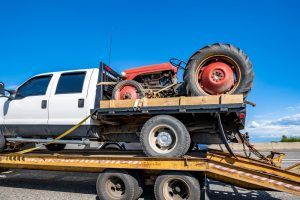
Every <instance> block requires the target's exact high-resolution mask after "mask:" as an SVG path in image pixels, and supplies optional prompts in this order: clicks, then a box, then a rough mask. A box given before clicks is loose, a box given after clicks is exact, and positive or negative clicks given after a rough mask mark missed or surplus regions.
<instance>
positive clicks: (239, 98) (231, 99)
mask: <svg viewBox="0 0 300 200" xmlns="http://www.w3.org/2000/svg"><path fill="white" fill-rule="evenodd" d="M243 102H244V97H243V95H242V94H239V95H221V97H220V104H234V103H243Z"/></svg>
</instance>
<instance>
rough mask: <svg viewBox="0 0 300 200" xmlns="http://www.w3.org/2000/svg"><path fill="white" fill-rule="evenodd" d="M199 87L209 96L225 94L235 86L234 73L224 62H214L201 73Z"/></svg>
mask: <svg viewBox="0 0 300 200" xmlns="http://www.w3.org/2000/svg"><path fill="white" fill-rule="evenodd" d="M199 85H200V87H201V88H202V89H203V90H204V91H205V92H207V93H209V94H223V93H226V92H227V91H229V90H230V89H231V88H232V87H233V86H234V71H233V69H232V68H231V67H230V66H229V65H227V64H226V63H223V62H213V63H210V64H209V65H207V66H205V67H203V70H201V71H200V73H199Z"/></svg>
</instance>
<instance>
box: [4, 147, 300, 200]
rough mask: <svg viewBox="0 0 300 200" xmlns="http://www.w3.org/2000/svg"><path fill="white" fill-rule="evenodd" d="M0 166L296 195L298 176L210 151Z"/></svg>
mask: <svg viewBox="0 0 300 200" xmlns="http://www.w3.org/2000/svg"><path fill="white" fill-rule="evenodd" d="M0 167H2V168H22V169H41V170H60V171H81V172H100V171H102V170H103V169H107V168H120V169H135V170H143V171H145V170H146V171H149V172H151V171H162V170H179V171H198V172H203V173H206V174H207V177H209V178H212V179H216V180H219V181H222V182H226V183H230V184H234V185H238V186H241V187H244V188H256V189H273V190H278V191H283V192H288V193H291V194H295V195H299V196H300V175H299V174H296V173H292V172H290V171H287V170H282V169H281V168H279V167H274V166H270V165H267V164H265V163H263V162H260V161H257V160H253V159H249V158H246V157H243V156H237V158H233V157H230V156H229V155H228V154H226V153H222V152H219V151H213V150H210V151H209V152H208V153H207V154H206V155H204V156H203V155H202V157H201V156H200V154H193V155H190V156H186V157H184V158H172V159H170V158H149V157H141V156H139V155H134V154H133V155H129V154H128V155H90V156H83V155H74V154H71V155H70V154H61V155H60V154H54V155H53V154H37V153H35V154H33V153H32V154H26V155H24V154H23V155H20V154H0Z"/></svg>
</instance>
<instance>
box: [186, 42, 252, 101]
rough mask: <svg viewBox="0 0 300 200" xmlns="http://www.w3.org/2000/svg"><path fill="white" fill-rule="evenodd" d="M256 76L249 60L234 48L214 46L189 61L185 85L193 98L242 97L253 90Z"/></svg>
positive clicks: (196, 54)
mask: <svg viewBox="0 0 300 200" xmlns="http://www.w3.org/2000/svg"><path fill="white" fill-rule="evenodd" d="M253 79H254V74H253V70H252V64H251V62H250V60H249V58H248V56H247V55H246V54H245V53H244V52H243V51H242V50H241V49H239V48H237V47H235V46H233V45H231V44H213V45H209V46H206V47H204V48H202V49H200V50H199V51H197V52H196V53H194V54H193V55H192V56H191V58H190V59H189V61H188V64H187V67H186V70H185V73H184V83H185V86H186V91H187V93H188V95H190V96H204V95H220V94H243V96H244V98H245V97H247V95H248V93H249V92H250V90H251V87H252V83H253Z"/></svg>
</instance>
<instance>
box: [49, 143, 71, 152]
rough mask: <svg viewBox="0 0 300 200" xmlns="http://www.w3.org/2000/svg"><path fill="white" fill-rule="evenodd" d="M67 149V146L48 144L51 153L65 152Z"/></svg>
mask: <svg viewBox="0 0 300 200" xmlns="http://www.w3.org/2000/svg"><path fill="white" fill-rule="evenodd" d="M65 147H66V144H55V143H54V144H48V145H46V148H47V149H48V150H49V151H62V150H64V149H65Z"/></svg>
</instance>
